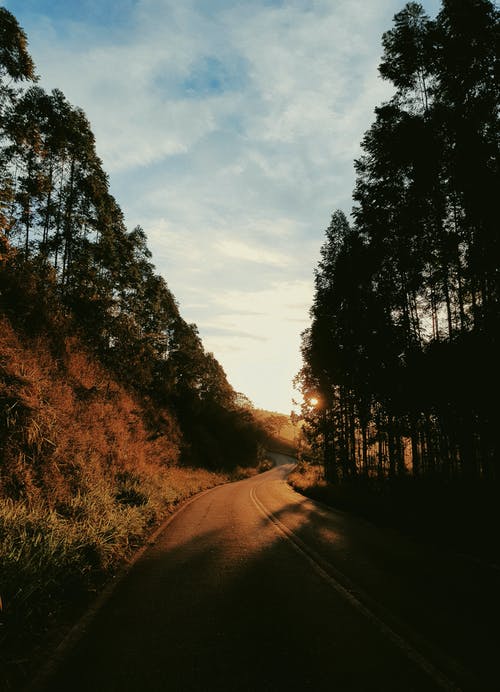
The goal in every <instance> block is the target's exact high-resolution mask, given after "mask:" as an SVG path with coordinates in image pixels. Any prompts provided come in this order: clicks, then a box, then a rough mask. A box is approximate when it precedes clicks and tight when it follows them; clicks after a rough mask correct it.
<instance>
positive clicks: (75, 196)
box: [0, 7, 281, 689]
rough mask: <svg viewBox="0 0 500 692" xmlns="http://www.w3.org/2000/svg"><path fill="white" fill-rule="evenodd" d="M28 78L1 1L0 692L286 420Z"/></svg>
mask: <svg viewBox="0 0 500 692" xmlns="http://www.w3.org/2000/svg"><path fill="white" fill-rule="evenodd" d="M38 81H39V78H38V76H37V74H36V69H35V65H34V62H33V60H32V58H31V56H30V54H29V52H28V48H27V36H26V34H25V32H24V31H23V29H22V28H21V27H20V26H19V24H18V22H17V20H16V18H15V17H14V16H13V15H12V14H11V13H10V12H9V11H8V10H6V9H5V8H1V7H0V564H1V572H0V668H1V670H2V675H1V679H0V689H4V687H3V685H4V684H6V687H5V689H19V687H20V686H22V684H23V683H24V682H26V680H27V678H28V677H29V675H30V673H31V672H32V669H33V667H36V666H37V665H40V663H41V662H42V661H43V656H44V651H45V649H46V648H50V647H51V646H55V644H56V643H57V636H58V632H59V630H60V628H61V625H62V624H63V625H64V623H66V624H67V623H70V624H71V623H72V622H74V620H75V618H76V617H77V616H78V615H79V613H81V611H82V609H85V607H86V604H88V602H89V599H90V600H91V599H92V597H93V595H94V594H95V592H96V591H98V590H99V589H101V588H102V585H103V583H106V580H109V579H110V578H111V576H112V575H114V574H115V573H116V572H117V570H119V569H120V568H121V566H122V565H123V563H124V561H125V560H127V559H129V558H130V556H131V555H133V554H134V553H135V552H136V551H137V550H138V548H139V547H140V546H141V544H142V543H143V542H144V540H146V538H147V536H148V535H150V534H151V532H152V531H153V529H154V527H155V526H158V524H159V523H161V521H163V520H164V519H165V517H166V516H168V515H169V513H171V512H173V511H174V509H175V508H176V507H177V506H178V504H179V503H180V502H182V501H184V500H186V498H188V497H189V496H191V495H193V494H195V493H198V492H200V491H202V490H204V489H207V488H210V487H212V486H214V485H217V484H220V483H225V482H228V481H230V480H235V479H238V478H243V477H246V476H248V475H252V474H255V473H257V472H258V471H259V470H263V469H264V468H266V464H269V462H267V461H266V459H265V445H266V444H268V443H269V442H270V439H271V438H272V437H273V436H274V432H275V429H277V428H279V427H280V425H281V423H280V421H278V420H277V419H276V416H275V417H274V418H275V419H276V420H274V419H273V416H270V418H269V420H267V417H266V416H264V417H262V416H260V415H259V416H257V413H256V412H255V411H254V410H253V406H252V404H251V402H250V401H249V400H248V399H247V398H246V397H245V396H244V395H243V394H242V393H239V392H236V391H235V390H234V389H233V387H232V386H231V385H230V383H229V382H228V380H227V377H226V374H225V372H224V370H223V368H222V366H221V365H220V363H219V362H218V361H217V360H216V358H215V357H214V355H213V354H212V353H210V352H207V351H206V350H205V348H204V346H203V344H202V341H201V338H200V336H199V334H198V330H197V327H196V325H195V324H189V323H188V322H186V321H185V320H184V319H183V317H182V316H181V313H180V309H179V305H178V303H177V301H176V299H175V297H174V295H173V294H172V292H171V291H170V289H169V287H168V285H167V283H166V281H165V279H164V278H163V277H162V276H160V275H159V274H158V273H157V272H156V270H155V267H154V265H153V262H152V255H151V252H150V250H149V249H148V245H147V238H146V234H145V232H144V230H143V229H142V228H140V227H136V228H134V229H132V230H129V229H127V227H126V225H125V221H124V216H123V213H122V211H121V209H120V206H119V204H118V202H117V201H116V200H115V199H114V198H113V196H112V195H111V194H110V191H109V181H108V176H107V174H106V173H105V171H104V170H103V166H102V162H101V160H100V159H99V157H98V155H97V153H96V143H95V139H94V135H93V133H92V129H91V126H90V123H89V121H88V119H87V117H86V116H85V113H84V112H83V110H81V109H80V108H77V107H74V106H73V105H71V104H70V103H69V102H68V100H67V99H66V98H65V96H64V94H63V93H62V92H61V91H60V90H58V89H54V90H53V91H52V92H50V93H47V92H46V91H44V90H43V89H42V88H41V87H40V86H39V85H38V84H37V82H38ZM278 418H279V416H278ZM273 420H274V422H273ZM280 420H281V419H280ZM59 634H60V633H59ZM54 637H55V639H54Z"/></svg>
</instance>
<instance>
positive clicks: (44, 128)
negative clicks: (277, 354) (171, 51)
mask: <svg viewBox="0 0 500 692" xmlns="http://www.w3.org/2000/svg"><path fill="white" fill-rule="evenodd" d="M0 33H1V35H0V39H1V44H0V45H1V48H0V51H1V52H0V227H1V234H0V242H1V243H2V246H1V250H2V260H3V265H2V272H1V275H0V297H1V300H2V308H3V309H4V310H5V311H7V313H8V314H9V316H10V317H11V319H12V320H14V321H15V322H16V324H22V326H23V328H24V329H26V330H29V331H31V332H32V333H35V332H36V330H37V329H39V328H40V327H41V326H42V323H43V322H44V321H45V322H46V323H47V321H48V323H51V324H52V325H53V328H51V331H52V332H53V333H54V332H57V333H59V334H60V335H61V334H62V332H63V331H64V330H69V331H73V332H77V333H78V334H79V336H80V338H81V339H82V341H83V342H84V343H85V344H86V346H87V348H89V349H90V350H91V352H92V353H93V354H95V357H96V358H97V359H98V360H99V362H100V363H102V364H103V365H104V366H105V367H106V368H108V369H109V370H110V371H112V372H113V374H114V376H115V377H116V378H117V379H118V380H119V381H120V382H121V383H122V384H123V385H125V386H126V387H128V388H131V389H132V390H133V391H134V392H136V394H138V395H139V396H140V397H142V399H148V400H150V402H151V407H160V408H161V407H168V408H170V409H173V410H175V412H176V415H177V418H178V420H179V422H180V424H181V427H182V430H183V434H184V439H185V444H184V448H183V449H184V452H185V456H186V457H187V458H188V459H189V461H191V462H200V463H203V464H204V465H207V464H208V466H210V467H211V468H221V467H228V466H235V465H236V464H237V463H239V462H240V461H243V462H244V463H245V462H251V461H253V459H254V458H255V455H256V453H257V439H258V437H259V431H258V426H256V425H255V420H254V418H253V417H252V416H251V415H250V414H249V413H248V410H247V409H245V407H242V406H240V405H238V399H237V393H236V392H235V391H234V389H233V388H232V387H231V385H230V384H229V383H228V381H227V378H226V375H225V373H224V371H223V369H222V367H221V365H220V364H219V363H218V361H217V360H216V359H215V357H214V356H213V354H212V353H208V352H206V351H205V350H204V347H203V344H202V342H201V339H200V337H199V334H198V331H197V328H196V325H194V324H188V323H187V322H186V321H185V320H184V319H183V318H182V316H181V314H180V312H179V306H178V304H177V302H176V299H175V297H174V296H173V295H172V292H171V291H170V289H169V288H168V285H167V283H166V281H165V280H164V278H162V277H161V276H160V275H158V274H157V273H156V272H155V267H154V265H153V263H152V261H151V252H150V251H149V249H148V246H147V238H146V234H145V233H144V231H143V229H142V228H140V227H136V228H134V229H133V230H130V231H129V230H127V228H126V226H125V222H124V218H123V213H122V211H121V209H120V207H119V205H118V203H117V201H116V200H115V199H114V198H113V197H112V195H111V194H110V192H109V184H108V177H107V175H106V173H105V172H104V170H103V168H102V162H101V161H100V159H99V157H98V156H97V154H96V149H95V140H94V136H93V134H92V130H91V126H90V124H89V122H88V120H87V118H86V116H85V113H84V112H83V111H82V110H81V109H80V108H76V107H74V106H72V105H71V104H70V103H69V102H68V101H67V99H66V98H65V96H64V94H63V93H62V92H61V91H60V90H58V89H54V90H53V91H52V92H51V93H46V92H45V91H44V90H43V89H42V88H41V87H39V86H37V84H36V82H37V81H38V78H37V76H36V73H35V66H34V64H33V61H32V59H31V57H30V55H29V53H28V51H27V39H26V36H25V34H24V32H23V30H22V29H21V28H20V27H19V25H18V23H17V21H16V19H15V18H14V17H13V16H12V15H11V14H10V13H9V12H8V11H7V10H6V9H4V8H0Z"/></svg>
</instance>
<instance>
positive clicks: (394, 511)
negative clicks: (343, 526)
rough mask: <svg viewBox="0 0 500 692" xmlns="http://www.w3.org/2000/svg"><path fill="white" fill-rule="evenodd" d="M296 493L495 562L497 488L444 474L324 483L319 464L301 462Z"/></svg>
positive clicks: (498, 559) (499, 519) (499, 552)
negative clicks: (447, 476) (428, 476)
mask: <svg viewBox="0 0 500 692" xmlns="http://www.w3.org/2000/svg"><path fill="white" fill-rule="evenodd" d="M288 482H289V483H290V485H291V486H292V488H294V490H296V491H297V492H299V493H301V494H303V495H305V496H307V497H310V498H311V499H313V500H317V501H319V502H322V503H323V504H325V505H328V506H330V507H332V508H334V509H340V510H343V511H348V512H352V513H354V514H357V515H359V516H362V517H364V518H365V519H368V520H369V521H371V522H373V523H375V524H378V525H379V526H386V527H390V528H392V529H396V530H399V531H401V532H403V533H406V534H408V535H411V536H413V537H414V538H416V539H418V540H420V541H423V542H425V543H427V544H433V545H435V546H437V547H439V548H441V549H444V550H452V551H454V552H457V553H460V554H466V555H468V556H471V557H473V558H476V559H481V560H484V561H486V562H488V563H490V564H493V565H496V566H498V565H500V549H499V543H498V526H499V525H500V506H499V504H498V486H497V485H496V484H494V483H490V484H488V483H487V482H484V483H481V482H470V481H469V482H466V481H461V480H456V481H451V480H449V479H446V478H440V477H433V478H430V479H425V478H413V477H411V476H407V477H405V478H394V479H383V480H379V479H377V478H365V477H359V478H353V479H348V480H345V481H343V482H339V483H328V482H327V481H325V479H324V477H323V469H322V467H321V466H320V465H317V464H311V463H309V462H307V461H305V460H302V461H300V462H299V463H298V464H297V466H296V468H295V469H294V471H293V472H292V473H291V474H290V475H289V476H288Z"/></svg>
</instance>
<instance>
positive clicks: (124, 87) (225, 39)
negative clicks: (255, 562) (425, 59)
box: [3, 0, 440, 413]
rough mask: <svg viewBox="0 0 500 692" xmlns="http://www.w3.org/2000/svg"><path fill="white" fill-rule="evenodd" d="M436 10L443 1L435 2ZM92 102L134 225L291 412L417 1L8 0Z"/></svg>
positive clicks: (43, 62) (228, 346)
mask: <svg viewBox="0 0 500 692" xmlns="http://www.w3.org/2000/svg"><path fill="white" fill-rule="evenodd" d="M421 4H422V5H423V6H424V8H425V9H426V10H427V12H428V14H429V15H430V16H434V15H435V14H436V12H437V11H438V10H439V4H440V3H439V2H438V0H424V1H423V2H422V3H421ZM3 5H4V7H6V8H7V9H8V10H9V11H10V12H12V13H13V14H14V15H15V16H16V18H17V20H18V22H19V23H20V25H21V26H22V27H23V29H24V30H25V32H26V33H27V35H28V42H29V45H28V48H29V51H30V54H31V56H32V57H33V59H34V61H35V64H36V67H37V72H38V74H39V75H40V77H41V80H40V84H41V85H42V86H43V87H44V88H45V89H47V90H51V89H54V88H58V89H60V90H61V91H62V92H63V93H64V94H65V95H66V97H67V98H68V100H69V101H70V102H71V103H72V104H73V105H75V106H79V107H81V108H83V110H84V111H85V113H86V115H87V117H88V118H89V120H90V123H91V126H92V129H93V132H94V134H95V136H96V145H97V146H96V148H97V153H98V155H99V156H100V157H101V159H102V160H103V166H104V170H105V171H106V172H107V173H108V174H109V177H110V188H111V192H112V194H113V195H114V196H115V197H116V199H117V201H118V203H119V205H120V206H121V208H122V209H123V212H124V214H125V221H126V224H127V226H128V228H129V229H132V228H133V227H135V226H136V225H138V224H139V225H141V226H142V227H143V228H144V230H145V232H146V234H147V236H148V245H149V247H150V249H151V251H152V253H153V262H154V264H155V266H156V270H157V272H158V273H160V274H161V275H162V276H163V277H164V278H165V279H166V281H167V283H168V285H169V288H170V289H171V291H172V292H173V294H174V295H175V297H176V298H177V300H178V301H179V304H180V310H181V314H182V316H183V317H184V319H186V320H187V321H188V322H195V323H196V324H197V326H198V328H199V332H200V335H201V337H202V340H203V344H204V346H205V349H206V350H207V351H211V352H213V353H214V355H215V357H216V358H217V360H218V361H219V362H220V364H221V365H222V367H223V368H224V370H225V372H226V374H227V376H228V379H229V381H230V383H231V384H232V386H233V387H234V388H235V389H236V390H237V391H240V392H243V393H244V394H245V395H246V396H248V397H249V398H250V399H251V400H252V402H253V403H254V404H255V405H256V406H257V407H260V408H266V409H268V410H274V411H281V412H283V413H289V412H290V410H291V409H292V398H295V399H298V398H300V395H299V393H298V392H297V391H295V390H293V388H292V379H293V377H294V376H295V375H296V373H297V372H298V371H299V369H300V367H301V357H300V334H301V332H302V331H303V330H304V329H305V328H307V326H308V325H309V323H310V320H309V308H310V306H311V304H312V300H313V280H314V278H313V277H314V269H315V267H316V265H317V263H318V260H319V251H320V247H321V245H322V243H323V240H324V231H325V229H326V228H327V226H328V224H329V222H330V217H331V215H332V213H333V212H334V211H335V210H336V209H342V210H343V211H344V212H345V213H346V214H347V215H348V214H349V213H350V211H351V207H352V201H351V195H352V190H353V187H354V168H353V162H354V159H355V158H357V157H358V156H359V155H360V141H361V139H362V137H363V133H364V132H365V131H366V130H367V129H368V128H369V127H370V124H371V123H372V121H373V117H374V115H373V111H374V108H375V107H376V106H377V105H379V104H380V103H381V102H382V101H384V100H387V99H388V98H390V96H391V94H392V89H391V86H390V85H389V84H388V83H386V82H383V81H382V80H381V79H380V77H379V75H378V72H377V67H378V64H379V62H380V57H381V53H382V48H381V36H382V33H383V32H384V31H386V30H388V29H389V28H390V27H391V24H392V18H393V16H394V14H395V13H396V12H398V11H399V10H400V9H402V7H403V5H404V2H403V0H7V1H6V2H4V3H3Z"/></svg>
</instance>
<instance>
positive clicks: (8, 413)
mask: <svg viewBox="0 0 500 692" xmlns="http://www.w3.org/2000/svg"><path fill="white" fill-rule="evenodd" d="M146 418H147V412H146V411H144V410H143V408H142V407H141V404H140V403H139V402H138V401H136V400H135V399H134V397H133V396H131V395H130V394H129V393H128V392H126V391H125V390H124V389H123V388H122V387H120V386H119V385H118V384H117V383H116V382H115V381H113V379H112V378H111V377H110V376H109V375H108V374H107V373H106V372H105V371H104V369H103V368H102V367H100V366H99V365H98V364H96V363H95V362H93V361H92V359H91V358H90V357H89V355H88V354H87V353H86V352H85V350H84V349H83V348H82V347H81V345H80V344H79V343H78V341H77V340H76V339H74V338H68V339H66V341H65V344H64V349H63V352H62V353H60V352H58V355H57V357H54V356H53V355H52V353H51V345H50V343H49V342H48V341H47V340H46V339H44V338H38V339H36V340H34V341H29V342H28V341H26V342H25V341H23V340H21V339H20V338H19V336H18V335H17V334H16V333H15V332H14V330H13V329H12V328H11V325H10V324H9V322H8V321H7V320H6V319H3V318H0V565H1V572H0V597H1V599H2V602H3V610H2V612H0V623H1V625H0V650H2V649H3V650H4V652H5V651H7V656H8V657H10V661H11V662H12V660H14V659H17V660H21V661H22V662H23V661H24V662H23V663H22V665H21V668H22V669H23V670H24V669H25V668H26V665H27V663H26V661H25V660H24V659H23V654H24V656H26V655H27V654H26V652H27V651H29V650H30V649H29V646H30V641H36V640H37V638H39V637H40V636H41V634H42V633H43V631H44V629H46V628H47V626H48V624H50V621H51V619H52V618H53V616H54V613H56V614H57V613H58V612H59V611H61V610H62V609H64V608H65V607H67V606H68V605H69V604H70V603H72V602H74V601H78V600H81V599H82V598H84V595H85V593H87V592H88V590H89V589H93V588H96V586H97V585H98V584H99V583H100V582H101V581H102V580H103V579H104V578H105V576H106V574H109V573H111V572H112V571H113V570H114V569H115V568H116V567H117V565H119V564H120V562H121V561H122V560H123V559H125V558H126V557H127V556H128V555H130V554H131V552H132V551H133V550H134V549H135V548H137V546H138V545H139V544H140V543H141V542H142V541H143V540H144V538H145V537H146V536H147V534H148V533H149V532H150V531H151V530H152V527H153V526H154V525H155V524H157V523H158V522H159V521H160V520H161V519H162V518H163V517H164V516H166V515H167V514H168V512H170V511H172V509H173V508H174V507H175V506H176V504H177V503H179V502H180V501H182V500H183V499H185V498H187V497H189V496H191V495H193V494H194V493H196V492H198V491H200V490H204V489H206V488H208V487H212V486H214V485H216V484H218V483H221V482H224V481H226V480H228V476H227V475H225V474H221V473H213V472H209V471H207V470H204V469H189V468H184V467H180V466H177V465H176V464H177V462H178V460H179V448H180V442H181V440H180V432H179V429H178V427H177V423H176V421H175V419H174V417H173V416H172V415H171V414H170V413H169V412H168V411H162V412H156V413H155V419H156V423H155V425H156V427H155V429H154V430H151V429H148V427H147V426H146V424H145V420H146ZM32 635H33V636H32ZM28 658H29V655H28ZM4 666H5V661H4ZM4 671H5V668H4Z"/></svg>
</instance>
